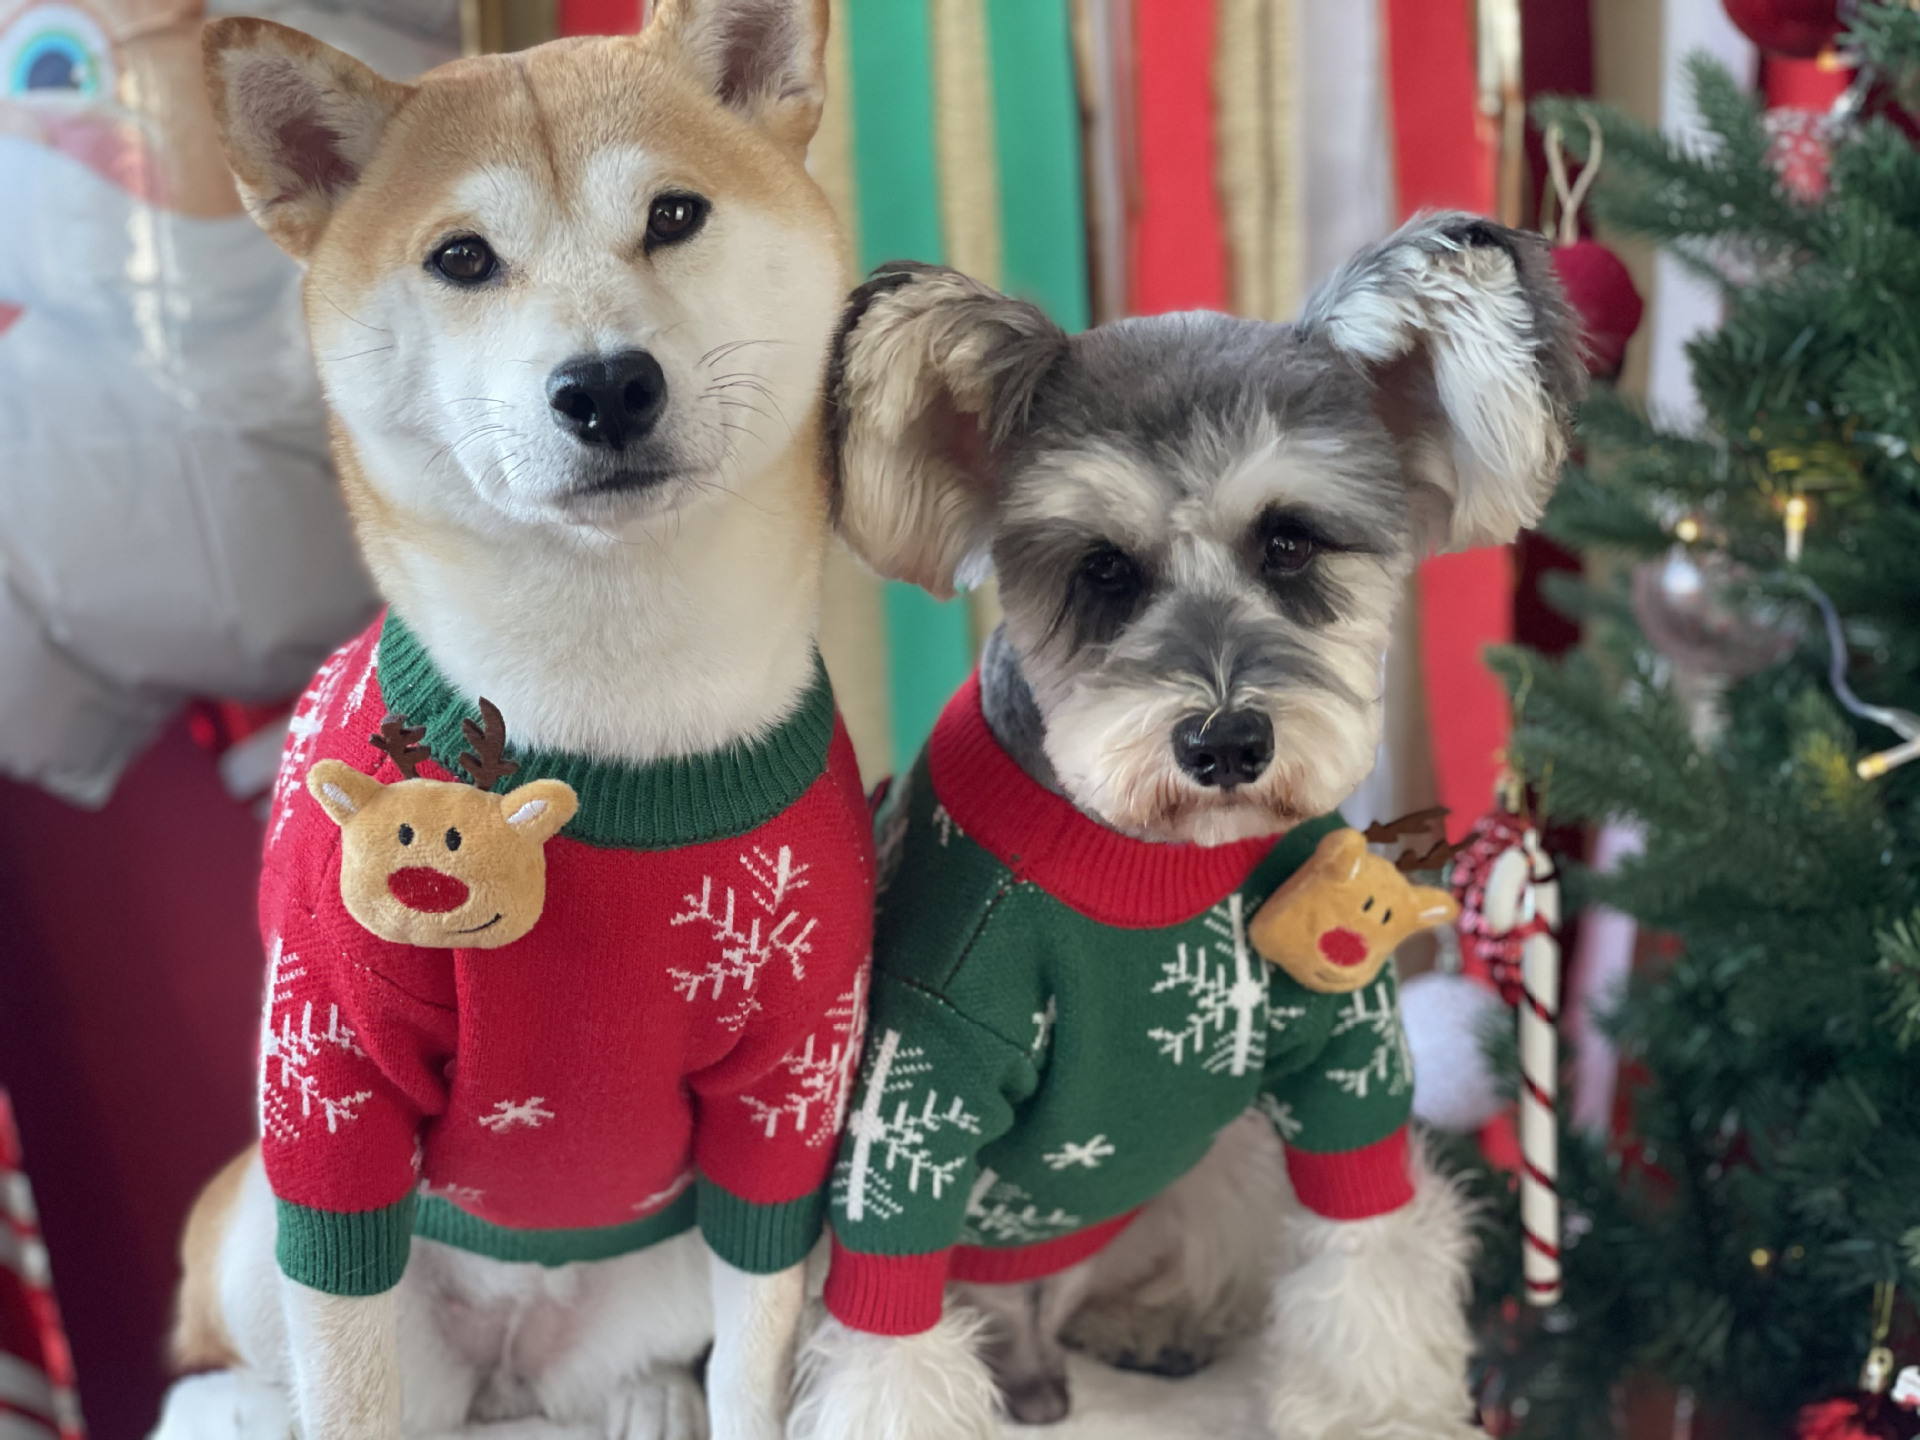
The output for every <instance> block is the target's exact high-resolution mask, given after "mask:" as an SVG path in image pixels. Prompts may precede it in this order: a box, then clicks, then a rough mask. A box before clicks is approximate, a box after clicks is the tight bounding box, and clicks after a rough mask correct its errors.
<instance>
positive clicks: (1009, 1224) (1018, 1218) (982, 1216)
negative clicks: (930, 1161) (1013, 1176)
mask: <svg viewBox="0 0 1920 1440" xmlns="http://www.w3.org/2000/svg"><path fill="white" fill-rule="evenodd" d="M1084 1223H1085V1222H1083V1221H1082V1220H1081V1219H1080V1217H1079V1216H1078V1215H1069V1214H1068V1213H1067V1212H1066V1211H1064V1210H1062V1209H1061V1208H1060V1207H1059V1206H1058V1205H1056V1206H1054V1207H1053V1209H1052V1210H1050V1211H1049V1212H1048V1213H1046V1214H1044V1215H1043V1214H1041V1213H1040V1207H1039V1206H1038V1205H1036V1204H1034V1201H1033V1196H1032V1195H1031V1194H1029V1193H1028V1192H1027V1191H1025V1190H1023V1189H1021V1188H1020V1186H1018V1185H1016V1184H1014V1183H1013V1182H1012V1181H1011V1180H1002V1179H1001V1178H1000V1177H999V1176H998V1175H996V1174H994V1173H993V1171H991V1170H982V1171H981V1172H980V1176H979V1178H978V1179H977V1180H975V1181H974V1182H973V1189H972V1191H971V1192H970V1193H969V1194H968V1196H967V1218H966V1221H965V1224H964V1225H963V1226H962V1228H961V1232H960V1238H961V1239H962V1240H963V1241H965V1242H966V1243H967V1244H970V1245H982V1244H986V1243H988V1242H997V1243H999V1244H1002V1245H1038V1244H1040V1243H1041V1242H1042V1241H1044V1240H1056V1239H1058V1238H1059V1237H1060V1236H1062V1235H1066V1234H1070V1233H1071V1232H1073V1231H1075V1230H1078V1229H1080V1228H1081V1226H1082V1225H1083V1224H1084Z"/></svg>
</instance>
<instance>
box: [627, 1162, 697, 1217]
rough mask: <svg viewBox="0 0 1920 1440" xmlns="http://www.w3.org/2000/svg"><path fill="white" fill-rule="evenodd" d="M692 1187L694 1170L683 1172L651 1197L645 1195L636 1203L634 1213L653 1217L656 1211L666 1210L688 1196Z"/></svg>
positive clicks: (634, 1203)
mask: <svg viewBox="0 0 1920 1440" xmlns="http://www.w3.org/2000/svg"><path fill="white" fill-rule="evenodd" d="M692 1185H693V1171H692V1169H691V1168H689V1169H686V1170H682V1171H681V1172H680V1173H679V1174H678V1175H676V1176H674V1177H673V1179H672V1180H670V1181H668V1182H667V1184H666V1185H665V1186H663V1187H662V1188H661V1189H658V1190H656V1191H654V1192H653V1193H652V1194H651V1195H644V1196H642V1197H641V1198H640V1199H638V1200H636V1201H634V1202H633V1213H634V1214H636V1215H651V1214H653V1213H654V1212H655V1211H658V1210H664V1209H666V1208H667V1206H668V1205H670V1204H672V1203H673V1202H674V1201H675V1200H678V1199H679V1198H680V1197H681V1196H682V1195H684V1194H686V1193H687V1190H688V1189H689V1188H690V1187H691V1186H692Z"/></svg>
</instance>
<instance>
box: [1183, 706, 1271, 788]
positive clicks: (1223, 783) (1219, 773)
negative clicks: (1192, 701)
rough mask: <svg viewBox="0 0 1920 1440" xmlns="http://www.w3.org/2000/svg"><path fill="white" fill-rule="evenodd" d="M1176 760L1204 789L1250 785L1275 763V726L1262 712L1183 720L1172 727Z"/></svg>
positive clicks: (1250, 711) (1194, 717)
mask: <svg viewBox="0 0 1920 1440" xmlns="http://www.w3.org/2000/svg"><path fill="white" fill-rule="evenodd" d="M1173 758H1174V759H1175V760H1177V761H1179V762H1180V768H1181V769H1182V770H1184V771H1186V772H1187V774H1189V775H1191V776H1192V777H1193V778H1194V779H1195V780H1198V781H1199V782H1200V783H1201V784H1202V785H1207V786H1217V787H1218V788H1220V789H1222V790H1231V789H1233V787H1234V786H1236V785H1248V784H1251V783H1252V782H1253V781H1255V780H1258V779H1259V778H1260V775H1261V773H1262V772H1263V771H1264V770H1265V769H1266V768H1267V765H1268V763H1269V762H1271V761H1272V759H1273V722H1272V721H1271V720H1269V719H1268V718H1267V717H1266V715H1265V714H1264V713H1263V712H1261V711H1259V710H1227V711H1224V712H1219V713H1215V714H1212V715H1201V714H1193V715H1187V716H1183V717H1182V718H1181V720H1180V722H1179V724H1177V725H1175V726H1174V727H1173Z"/></svg>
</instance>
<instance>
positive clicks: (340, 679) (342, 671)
mask: <svg viewBox="0 0 1920 1440" xmlns="http://www.w3.org/2000/svg"><path fill="white" fill-rule="evenodd" d="M358 643H359V642H358V641H354V642H352V643H349V644H346V645H343V646H341V647H340V648H339V649H338V650H336V651H334V652H333V653H332V654H331V655H329V656H328V657H327V658H326V661H325V663H323V664H322V665H321V666H320V668H319V670H318V671H316V672H315V673H314V677H313V683H312V684H311V685H309V686H308V687H307V691H306V693H305V694H304V695H302V696H301V697H300V700H299V702H298V703H297V704H296V705H295V706H294V707H293V714H292V715H291V716H290V717H289V718H288V720H287V748H286V749H285V750H284V751H283V752H282V753H281V756H280V768H279V770H278V771H277V772H275V774H274V777H273V800H272V805H273V824H272V826H271V827H269V829H268V832H267V844H268V845H272V844H273V843H274V842H275V841H277V840H279V838H280V832H281V831H283V830H285V829H286V828H287V822H288V821H289V820H291V819H292V818H293V807H294V806H295V805H297V804H299V803H300V797H301V796H303V795H305V794H306V793H307V771H308V769H309V768H310V767H311V766H312V764H313V750H314V746H315V745H316V744H317V743H318V742H319V739H320V737H321V735H323V734H325V733H326V731H327V730H329V729H331V728H337V727H336V726H335V725H334V724H333V723H332V722H333V721H334V716H333V715H332V711H333V702H334V701H335V700H337V699H338V698H339V696H340V687H341V686H343V685H344V684H346V680H347V668H348V667H347V662H348V660H349V658H350V657H351V655H352V652H353V648H354V645H355V644H358ZM379 660H380V645H379V642H378V641H376V642H374V644H373V645H372V646H371V647H370V648H369V650H368V652H367V658H366V663H365V664H364V665H363V666H362V667H361V670H360V676H359V679H358V680H357V681H356V682H355V683H354V687H353V693H352V695H350V696H349V697H348V700H347V706H346V710H345V715H346V717H347V718H349V719H350V718H351V717H352V716H353V715H354V713H355V712H357V711H358V710H359V709H360V708H361V707H362V706H363V705H364V704H366V699H367V687H368V686H369V685H371V684H372V683H373V677H374V671H375V667H376V666H377V665H378V664H379Z"/></svg>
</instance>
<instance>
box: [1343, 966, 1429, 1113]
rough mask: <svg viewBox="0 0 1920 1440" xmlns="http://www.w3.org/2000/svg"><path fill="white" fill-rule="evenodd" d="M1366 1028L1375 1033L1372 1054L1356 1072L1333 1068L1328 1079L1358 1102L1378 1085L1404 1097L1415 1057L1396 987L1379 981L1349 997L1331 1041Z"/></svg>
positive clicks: (1389, 1092) (1408, 1085)
mask: <svg viewBox="0 0 1920 1440" xmlns="http://www.w3.org/2000/svg"><path fill="white" fill-rule="evenodd" d="M1362 1028H1365V1029H1367V1030H1370V1031H1372V1033H1373V1039H1374V1045H1373V1053H1372V1054H1371V1055H1369V1056H1368V1057H1367V1060H1366V1063H1365V1064H1363V1065H1361V1066H1359V1067H1358V1068H1357V1069H1352V1070H1343V1069H1339V1068H1337V1067H1336V1068H1330V1069H1329V1070H1328V1071H1327V1079H1329V1080H1331V1081H1332V1082H1333V1083H1334V1084H1336V1085H1338V1086H1339V1087H1340V1088H1341V1089H1342V1090H1344V1091H1346V1092H1347V1094H1349V1095H1351V1096H1353V1097H1354V1098H1355V1099H1356V1100H1364V1099H1366V1098H1367V1092H1368V1091H1369V1090H1370V1089H1371V1088H1372V1087H1373V1086H1375V1085H1383V1086H1385V1087H1386V1091H1387V1093H1388V1094H1389V1095H1404V1094H1406V1093H1407V1090H1408V1088H1409V1087H1410V1086H1411V1085H1412V1083H1413V1055H1412V1052H1411V1051H1409V1050H1408V1049H1407V1032H1406V1031H1405V1030H1404V1029H1403V1028H1402V1027H1401V1024H1400V1007H1399V1003H1398V1001H1396V1000H1395V998H1394V992H1393V986H1392V985H1391V984H1390V983H1389V982H1387V981H1385V980H1380V981H1376V982H1375V983H1374V984H1373V985H1371V986H1369V987H1368V988H1366V989H1364V990H1356V991H1354V992H1353V994H1351V995H1349V996H1348V997H1347V1001H1346V1003H1345V1004H1344V1005H1342V1006H1341V1007H1340V1011H1339V1014H1338V1015H1337V1016H1336V1017H1335V1018H1334V1022H1333V1030H1332V1031H1331V1033H1330V1036H1329V1038H1331V1039H1338V1038H1339V1037H1340V1036H1342V1035H1346V1034H1349V1033H1351V1032H1352V1031H1355V1030H1359V1029H1362Z"/></svg>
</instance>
